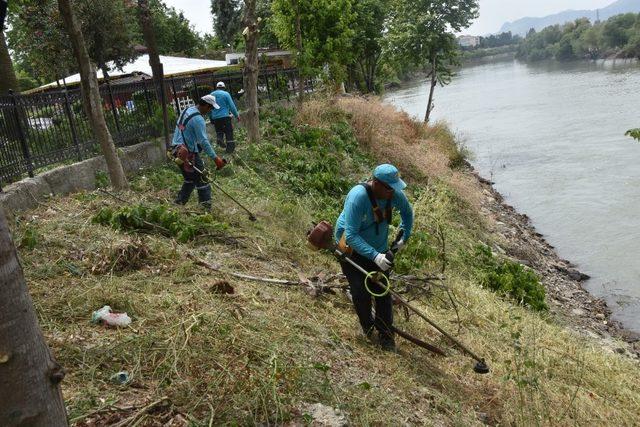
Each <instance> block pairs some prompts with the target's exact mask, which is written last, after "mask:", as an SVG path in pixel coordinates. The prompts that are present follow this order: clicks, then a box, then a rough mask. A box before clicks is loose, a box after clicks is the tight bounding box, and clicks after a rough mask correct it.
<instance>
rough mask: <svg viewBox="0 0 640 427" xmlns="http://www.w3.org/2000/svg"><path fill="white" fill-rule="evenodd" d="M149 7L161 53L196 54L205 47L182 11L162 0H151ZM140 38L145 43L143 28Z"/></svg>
mask: <svg viewBox="0 0 640 427" xmlns="http://www.w3.org/2000/svg"><path fill="white" fill-rule="evenodd" d="M149 9H150V10H151V21H152V22H153V31H154V33H155V35H156V42H157V45H158V53H159V54H160V55H183V56H194V55H195V54H196V53H197V52H198V51H199V50H200V48H201V47H203V44H204V42H203V40H202V39H201V38H200V36H199V35H198V33H197V32H196V31H195V30H194V28H193V26H192V25H191V23H190V22H189V20H188V19H187V18H185V17H184V15H183V14H182V12H178V11H176V9H175V8H173V7H168V6H167V5H166V4H164V3H163V2H162V1H160V0H149ZM138 39H139V41H140V42H142V43H144V36H143V35H142V30H141V29H140V35H139V36H138Z"/></svg>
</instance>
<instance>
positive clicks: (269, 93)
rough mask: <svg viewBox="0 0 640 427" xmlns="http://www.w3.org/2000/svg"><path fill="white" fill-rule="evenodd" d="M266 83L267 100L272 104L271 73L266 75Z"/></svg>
mask: <svg viewBox="0 0 640 427" xmlns="http://www.w3.org/2000/svg"><path fill="white" fill-rule="evenodd" d="M264 82H265V85H266V86H267V98H269V102H271V101H272V100H271V88H270V87H269V71H266V72H265V73H264Z"/></svg>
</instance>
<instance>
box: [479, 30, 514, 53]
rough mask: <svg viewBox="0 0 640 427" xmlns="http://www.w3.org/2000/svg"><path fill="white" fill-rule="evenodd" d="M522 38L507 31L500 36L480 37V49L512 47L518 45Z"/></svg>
mask: <svg viewBox="0 0 640 427" xmlns="http://www.w3.org/2000/svg"><path fill="white" fill-rule="evenodd" d="M521 40H522V37H520V36H519V35H517V34H516V35H513V34H511V31H507V32H504V33H500V34H491V35H489V36H485V37H480V45H479V46H478V47H479V48H480V49H489V48H495V47H503V46H512V45H514V44H518V43H520V41H521Z"/></svg>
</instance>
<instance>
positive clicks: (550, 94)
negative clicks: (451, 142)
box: [385, 61, 640, 331]
mask: <svg viewBox="0 0 640 427" xmlns="http://www.w3.org/2000/svg"><path fill="white" fill-rule="evenodd" d="M385 100H386V101H387V102H391V103H393V104H395V105H396V106H398V107H400V108H402V109H404V110H405V111H407V112H408V113H410V114H412V115H415V116H417V117H420V118H422V117H423V116H424V111H425V108H426V103H427V85H426V83H425V82H424V81H423V82H415V83H414V84H413V85H412V86H411V87H407V88H404V89H402V90H399V91H396V92H393V93H390V94H388V95H387V96H386V97H385ZM435 108H436V109H435V111H434V116H433V118H434V120H445V121H447V122H448V123H449V124H450V125H451V126H452V128H453V129H454V130H455V131H456V133H457V134H458V136H459V137H460V138H461V140H462V141H463V142H464V143H465V145H466V146H467V147H468V148H469V149H470V150H471V151H472V152H473V153H474V156H475V158H474V159H473V160H472V163H473V164H474V166H475V167H476V169H477V170H478V171H479V172H480V173H481V175H482V176H484V177H485V178H488V179H491V180H492V181H494V182H495V187H496V189H497V190H498V191H499V192H500V193H502V194H503V195H504V196H505V199H506V201H507V202H508V203H509V204H511V205H513V206H514V207H516V208H517V209H518V211H520V212H521V213H526V214H527V215H529V217H531V219H532V221H533V224H534V225H535V227H536V228H537V229H538V231H540V232H541V233H543V234H544V235H545V237H546V238H547V240H548V241H549V242H550V243H551V244H552V245H553V246H555V247H556V249H557V251H558V252H559V254H560V256H561V257H563V258H567V259H569V260H571V261H572V262H574V263H576V264H578V266H579V267H580V270H581V271H583V272H585V273H587V274H589V275H590V276H592V279H591V280H590V281H589V282H587V283H586V284H585V287H586V288H587V289H588V290H589V291H590V292H592V294H594V295H597V296H599V297H604V298H605V299H606V300H607V302H608V303H609V306H610V307H611V309H612V310H613V312H614V317H615V318H616V319H617V320H620V321H622V322H623V324H624V325H625V326H627V327H628V328H630V329H633V330H635V331H640V259H639V257H640V143H636V142H634V141H633V140H632V139H631V138H629V137H625V136H624V133H625V131H626V130H628V129H630V128H636V127H640V65H638V64H629V63H626V64H624V63H618V64H614V63H600V64H594V63H587V62H579V63H571V64H558V63H544V64H538V65H534V66H531V65H524V64H521V63H518V62H512V61H508V62H497V63H488V64H482V65H475V66H469V67H464V68H463V69H461V70H460V71H459V73H458V75H457V76H456V77H455V79H454V80H453V82H452V83H451V85H449V86H447V87H444V88H441V87H438V88H437V89H436V95H435Z"/></svg>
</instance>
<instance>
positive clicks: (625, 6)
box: [500, 0, 640, 36]
mask: <svg viewBox="0 0 640 427" xmlns="http://www.w3.org/2000/svg"><path fill="white" fill-rule="evenodd" d="M629 12H635V13H640V0H618V1H616V2H615V3H612V4H610V5H609V6H607V7H605V8H603V9H600V19H601V20H606V19H609V18H611V17H612V16H615V15H619V14H621V13H629ZM596 16H597V11H596V10H567V11H564V12H560V13H557V14H555V15H549V16H544V17H541V18H522V19H518V20H517V21H514V22H507V23H506V24H504V25H503V26H502V28H501V29H500V32H506V31H511V32H512V33H513V34H518V35H521V36H524V35H526V34H527V32H529V30H530V29H531V28H535V29H536V31H540V30H542V29H543V28H545V27H548V26H550V25H556V24H564V23H566V22H569V21H575V20H576V19H579V18H589V19H590V20H591V21H595V20H596Z"/></svg>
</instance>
